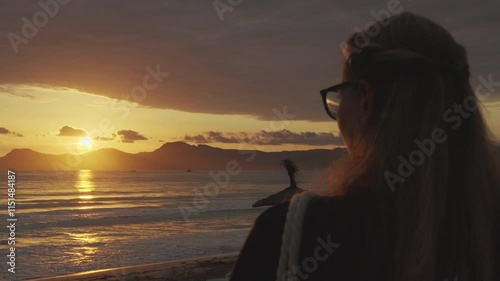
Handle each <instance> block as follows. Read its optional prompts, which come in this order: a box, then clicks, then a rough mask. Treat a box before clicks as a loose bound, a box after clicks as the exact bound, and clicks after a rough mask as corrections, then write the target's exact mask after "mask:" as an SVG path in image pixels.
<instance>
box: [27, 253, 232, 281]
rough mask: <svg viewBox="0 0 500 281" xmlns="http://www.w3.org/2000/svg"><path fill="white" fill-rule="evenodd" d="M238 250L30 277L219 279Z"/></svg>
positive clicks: (63, 280) (70, 280)
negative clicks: (51, 275) (52, 275)
mask: <svg viewBox="0 0 500 281" xmlns="http://www.w3.org/2000/svg"><path fill="white" fill-rule="evenodd" d="M237 256H238V253H237V252H235V253H227V254H218V255H211V256H204V257H197V258H189V259H181V260H174V261H167V262H160V263H153V264H145V265H136V266H127V267H120V268H111V269H102V270H94V271H87V272H81V273H75V274H68V275H61V276H54V277H45V278H38V279H30V280H32V281H35V280H36V281H111V280H113V281H136V280H137V281H138V280H148V281H157V280H158V281H159V280H162V281H171V280H172V281H173V280H182V281H188V280H189V281H206V280H208V279H221V280H223V279H224V277H225V276H226V274H227V273H228V272H230V271H231V269H232V266H233V264H234V262H235V261H236V257H237Z"/></svg>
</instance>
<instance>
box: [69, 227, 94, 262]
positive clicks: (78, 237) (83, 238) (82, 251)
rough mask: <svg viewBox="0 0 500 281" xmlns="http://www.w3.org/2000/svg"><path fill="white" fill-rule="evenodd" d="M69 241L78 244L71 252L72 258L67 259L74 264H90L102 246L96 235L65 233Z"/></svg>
mask: <svg viewBox="0 0 500 281" xmlns="http://www.w3.org/2000/svg"><path fill="white" fill-rule="evenodd" d="M65 234H66V235H67V236H68V238H69V239H70V241H72V242H75V243H76V244H78V245H77V246H75V247H74V248H73V250H72V251H71V255H72V257H71V258H70V259H69V261H70V262H72V263H74V264H81V263H85V262H90V261H92V260H93V258H94V257H95V256H96V255H97V254H98V252H99V247H100V246H101V247H102V245H100V244H101V241H100V240H99V239H98V238H97V233H65Z"/></svg>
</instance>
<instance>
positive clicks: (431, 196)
mask: <svg viewBox="0 0 500 281" xmlns="http://www.w3.org/2000/svg"><path fill="white" fill-rule="evenodd" d="M377 25H378V27H379V28H380V30H379V32H374V31H373V30H376V28H374V29H373V30H370V29H367V30H368V31H364V32H360V33H355V34H353V35H352V36H351V37H350V38H349V39H348V40H347V44H346V47H345V49H344V55H345V57H346V61H345V64H344V70H343V77H342V83H341V84H340V85H337V86H334V87H331V88H328V89H325V90H323V91H322V96H323V98H324V104H325V108H326V109H327V113H328V114H329V115H330V116H331V117H332V118H334V119H337V121H338V125H339V129H340V131H341V134H342V136H343V138H344V141H345V145H346V147H347V150H348V152H349V155H348V156H346V158H345V159H342V161H340V162H338V163H337V164H336V165H335V167H333V169H332V171H331V181H330V186H331V194H330V195H329V196H321V197H316V198H314V199H313V200H311V201H310V202H309V205H308V209H307V211H306V213H305V218H304V225H303V235H302V240H301V241H302V244H301V247H300V255H299V257H300V258H299V261H301V262H299V267H298V268H295V270H294V271H295V272H294V276H295V277H293V278H291V279H290V278H288V279H287V278H286V277H284V278H282V280H404V281H413V280H415V281H416V280H429V281H434V280H439V281H444V280H467V281H472V280H477V281H479V280H481V281H492V280H500V273H499V271H500V264H499V254H498V252H499V251H500V247H499V244H500V243H499V234H500V232H499V230H498V229H499V227H498V226H499V218H500V216H499V209H498V207H496V205H497V202H498V201H499V199H500V196H499V194H500V192H499V189H500V188H499V182H500V181H499V168H498V163H497V160H496V158H495V152H494V147H493V145H492V140H493V139H492V135H491V134H490V133H489V131H488V129H487V127H486V125H485V122H484V119H483V117H482V114H481V110H480V107H479V101H478V99H477V98H476V96H475V95H474V92H473V90H472V88H471V85H470V83H469V71H468V69H469V67H468V62H467V56H466V52H465V49H464V48H463V47H462V46H461V45H460V44H458V43H457V42H456V41H455V40H454V39H453V37H452V36H451V35H450V33H449V32H447V31H446V30H445V29H444V28H443V27H441V26H439V25H438V24H436V23H434V22H432V21H430V20H428V19H426V18H424V17H420V16H416V15H414V14H411V13H403V14H399V15H397V16H393V17H392V18H389V19H386V20H385V21H383V22H379V23H377ZM367 38H368V39H369V40H368V42H367V40H364V39H367ZM340 100H341V101H342V102H340ZM288 206H289V203H282V204H279V205H276V206H274V207H271V208H269V209H268V210H266V211H264V212H263V213H262V214H261V215H260V216H259V217H258V218H257V220H256V221H255V225H254V227H253V229H252V231H251V233H250V234H249V236H248V238H247V240H246V242H245V244H244V246H243V248H242V249H241V252H240V254H239V257H238V259H237V262H236V264H235V266H234V268H233V272H232V277H231V280H235V281H236V280H260V281H265V280H275V279H276V269H277V267H278V261H279V255H280V245H281V238H282V234H283V228H284V224H285V217H286V213H287V210H288Z"/></svg>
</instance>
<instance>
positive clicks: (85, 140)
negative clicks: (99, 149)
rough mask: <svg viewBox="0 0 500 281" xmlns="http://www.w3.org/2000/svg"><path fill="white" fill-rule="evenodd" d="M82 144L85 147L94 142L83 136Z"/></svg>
mask: <svg viewBox="0 0 500 281" xmlns="http://www.w3.org/2000/svg"><path fill="white" fill-rule="evenodd" d="M80 145H81V146H84V147H91V146H92V142H91V141H90V139H89V138H83V139H82V140H81V141H80Z"/></svg>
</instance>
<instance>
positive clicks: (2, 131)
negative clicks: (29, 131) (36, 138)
mask: <svg viewBox="0 0 500 281" xmlns="http://www.w3.org/2000/svg"><path fill="white" fill-rule="evenodd" d="M0 135H13V136H16V137H24V136H23V135H21V134H19V133H16V132H13V131H10V130H8V129H7V128H5V127H0Z"/></svg>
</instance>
